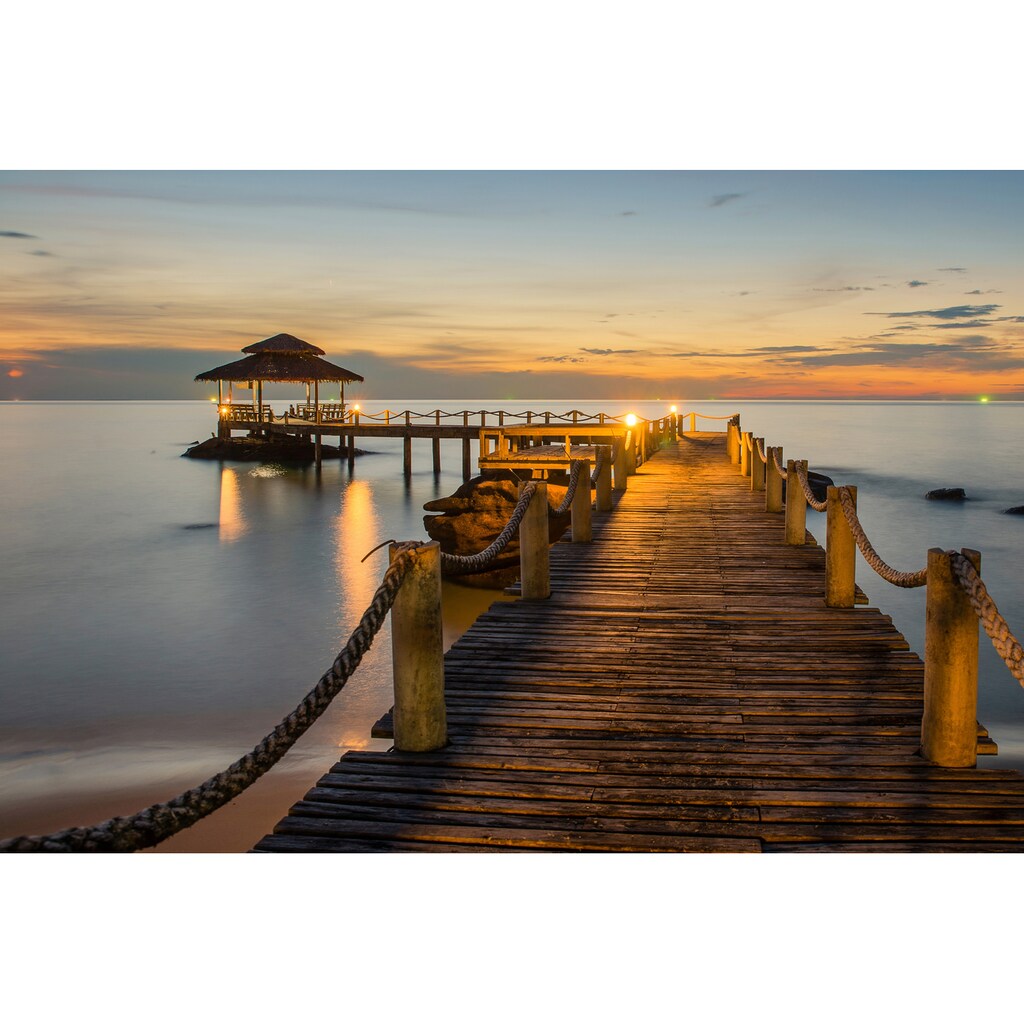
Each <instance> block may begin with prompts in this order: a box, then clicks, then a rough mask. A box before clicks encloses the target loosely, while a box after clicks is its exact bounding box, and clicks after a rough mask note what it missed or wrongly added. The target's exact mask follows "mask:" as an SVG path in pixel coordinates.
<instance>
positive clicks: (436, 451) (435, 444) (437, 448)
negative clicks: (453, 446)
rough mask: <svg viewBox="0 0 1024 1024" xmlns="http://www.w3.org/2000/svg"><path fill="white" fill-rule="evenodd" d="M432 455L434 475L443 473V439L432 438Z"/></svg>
mask: <svg viewBox="0 0 1024 1024" xmlns="http://www.w3.org/2000/svg"><path fill="white" fill-rule="evenodd" d="M430 444H431V455H432V456H433V460H434V474H435V475H436V474H438V473H440V472H441V438H439V437H434V438H431V442H430Z"/></svg>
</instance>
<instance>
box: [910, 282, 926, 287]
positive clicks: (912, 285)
mask: <svg viewBox="0 0 1024 1024" xmlns="http://www.w3.org/2000/svg"><path fill="white" fill-rule="evenodd" d="M927 284H928V282H927V281H908V282H907V287H908V288H924V287H925V286H926V285H927Z"/></svg>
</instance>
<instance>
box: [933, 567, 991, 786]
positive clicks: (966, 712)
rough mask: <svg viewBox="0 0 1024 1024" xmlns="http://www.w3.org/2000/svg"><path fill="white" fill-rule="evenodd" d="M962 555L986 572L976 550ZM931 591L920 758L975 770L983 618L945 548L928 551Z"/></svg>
mask: <svg viewBox="0 0 1024 1024" xmlns="http://www.w3.org/2000/svg"><path fill="white" fill-rule="evenodd" d="M962 554H963V555H964V556H965V557H966V558H968V559H970V561H971V563H972V564H973V565H974V568H975V569H978V570H980V569H981V555H980V554H979V553H978V552H977V551H972V550H970V549H969V548H964V549H963V551H962ZM927 590H928V592H927V597H926V599H925V632H924V715H923V716H922V718H921V753H922V755H923V756H924V757H926V758H927V759H928V760H929V761H931V762H933V763H934V764H939V765H943V766H944V767H946V768H972V767H973V766H974V765H975V764H976V763H977V754H978V617H977V616H976V615H975V613H974V609H973V607H971V602H970V600H969V599H968V597H967V595H966V594H965V593H964V592H963V590H962V589H961V587H960V584H959V583H958V582H957V579H956V576H954V574H953V567H952V565H951V564H950V558H949V555H948V554H947V553H946V552H945V551H943V550H942V548H931V549H930V550H929V551H928V587H927Z"/></svg>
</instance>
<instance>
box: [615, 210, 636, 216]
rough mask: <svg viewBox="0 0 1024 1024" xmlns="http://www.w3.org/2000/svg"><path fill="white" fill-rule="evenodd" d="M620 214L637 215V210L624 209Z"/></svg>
mask: <svg viewBox="0 0 1024 1024" xmlns="http://www.w3.org/2000/svg"><path fill="white" fill-rule="evenodd" d="M619 216H620V217H635V216H636V210H623V211H622V213H620V214H619Z"/></svg>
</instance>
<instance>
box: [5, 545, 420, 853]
mask: <svg viewBox="0 0 1024 1024" xmlns="http://www.w3.org/2000/svg"><path fill="white" fill-rule="evenodd" d="M419 546H420V543H419V542H418V541H410V542H406V543H404V544H401V545H399V548H400V551H399V554H398V556H397V557H396V559H395V561H394V562H392V564H391V565H390V566H389V567H388V570H387V572H386V573H385V574H384V579H383V580H382V581H381V584H380V586H379V587H378V588H377V592H376V593H375V594H374V595H373V600H372V601H371V602H370V605H369V607H368V608H367V609H366V611H365V612H364V613H363V617H362V618H361V619H360V621H359V625H358V626H356V628H355V629H354V630H353V632H352V635H351V636H350V637H349V638H348V643H346V644H345V646H344V647H343V648H342V649H341V651H340V652H339V654H338V656H337V657H336V658H335V659H334V663H333V664H332V665H331V667H330V668H329V669H328V670H327V671H326V672H325V673H324V674H323V675H322V676H321V677H320V681H319V682H318V683H317V684H316V686H314V687H313V689H312V690H310V692H309V693H307V694H306V696H305V697H304V698H303V699H302V701H301V703H300V704H299V706H298V707H297V708H296V709H295V710H294V711H293V712H292V713H291V714H290V715H288V717H287V718H285V719H284V720H283V721H281V722H280V724H278V726H277V727H276V728H275V729H274V731H273V732H271V733H270V734H269V735H268V736H265V737H264V738H263V739H262V740H261V741H260V742H259V743H258V744H257V745H256V746H255V747H254V748H253V749H252V750H251V751H250V752H249V753H248V754H246V755H245V756H244V757H242V758H240V759H239V760H237V761H235V763H234V764H232V765H230V766H228V767H227V768H226V769H225V770H224V771H222V772H220V773H219V774H218V775H214V776H212V777H211V778H209V779H207V780H206V781H205V782H203V783H201V784H200V785H198V786H196V787H195V788H194V789H189V790H187V791H186V792H184V793H181V794H180V795H178V796H176V797H174V799H173V800H168V801H167V802H166V803H162V804H154V805H153V806H152V807H147V808H146V809H145V810H144V811H139V812H138V813H137V814H133V815H131V816H130V817H119V818H111V819H109V820H108V821H104V822H101V823H100V824H98V825H92V826H89V827H84V828H68V829H64V830H63V831H60V832H54V833H51V834H50V835H46V836H16V837H14V838H13V839H5V840H3V841H2V842H0V853H130V852H131V851H133V850H140V849H143V848H145V847H147V846H156V844H157V843H161V842H163V841H164V840H165V839H168V838H169V837H170V836H173V835H174V834H175V833H176V832H180V831H181V830H182V829H185V828H188V827H189V826H190V825H194V824H195V823H196V822H197V821H199V820H200V819H201V818H205V817H206V816H207V815H208V814H211V813H212V812H213V811H215V810H217V809H218V808H219V807H223V806H224V804H226V803H227V802H228V801H229V800H233V799H234V798H235V797H236V796H238V795H239V793H241V792H242V791H243V790H245V789H246V788H248V787H249V786H250V785H252V783H254V782H255V781H256V780H257V779H258V778H260V776H262V775H265V774H266V773H267V772H268V771H269V770H270V769H271V768H273V767H274V765H275V764H277V762H278V761H280V760H281V758H282V757H284V755H285V754H286V753H287V752H288V751H289V750H290V749H291V747H292V746H293V745H294V744H295V741H296V740H298V739H299V737H300V736H302V734H303V733H304V732H305V731H306V730H307V729H308V728H309V727H310V726H311V725H312V724H313V723H314V722H315V721H316V720H317V719H318V718H319V717H320V715H322V714H323V712H324V711H325V710H326V708H327V705H328V704H330V703H331V701H332V700H333V699H334V697H335V696H337V694H338V693H339V692H340V690H341V688H342V687H343V686H344V685H345V683H346V682H347V681H348V679H349V677H350V676H351V675H352V673H353V672H355V670H356V668H357V667H358V666H359V662H360V661H361V660H362V657H363V655H364V654H365V653H366V652H367V651H368V650H369V649H370V645H371V644H372V643H373V638H374V637H375V636H376V635H377V633H378V632H379V630H380V628H381V626H382V625H383V624H384V619H385V618H386V617H387V614H388V612H389V611H390V610H391V606H392V605H393V604H394V602H395V598H396V596H397V595H398V591H399V589H400V588H401V586H402V581H403V580H404V579H405V577H406V574H407V573H408V571H409V568H410V567H411V565H412V560H411V559H410V557H409V555H408V552H409V551H410V550H411V549H413V548H416V547H419Z"/></svg>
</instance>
